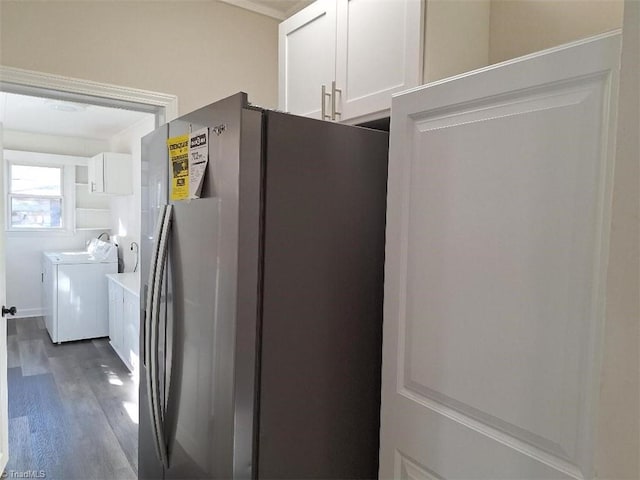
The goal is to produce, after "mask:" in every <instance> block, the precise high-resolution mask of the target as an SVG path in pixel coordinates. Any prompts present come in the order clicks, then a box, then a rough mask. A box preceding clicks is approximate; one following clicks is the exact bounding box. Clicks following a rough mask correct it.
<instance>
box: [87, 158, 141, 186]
mask: <svg viewBox="0 0 640 480" xmlns="http://www.w3.org/2000/svg"><path fill="white" fill-rule="evenodd" d="M88 180H89V192H91V193H105V194H110V195H130V194H132V193H133V185H132V181H131V155H129V154H126V153H112V152H104V153H99V154H98V155H96V156H94V157H91V158H90V159H89V179H88Z"/></svg>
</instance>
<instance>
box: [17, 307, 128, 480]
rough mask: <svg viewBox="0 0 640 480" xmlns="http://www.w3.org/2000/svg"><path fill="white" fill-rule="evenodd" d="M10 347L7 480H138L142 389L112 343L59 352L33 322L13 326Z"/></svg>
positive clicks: (87, 343) (76, 345)
mask: <svg viewBox="0 0 640 480" xmlns="http://www.w3.org/2000/svg"><path fill="white" fill-rule="evenodd" d="M7 344H8V345H7V350H8V352H7V354H8V367H9V368H8V393H9V463H8V465H7V469H6V471H7V472H8V473H9V475H11V471H13V472H15V475H20V472H25V471H31V472H34V473H32V474H31V475H32V476H33V475H35V476H34V477H33V478H38V477H37V476H38V475H39V476H40V477H39V478H43V476H44V477H46V478H47V479H60V480H62V479H64V480H66V479H122V480H125V479H135V478H136V477H137V474H136V472H137V464H138V446H137V439H138V425H137V421H138V420H137V416H138V403H137V398H138V392H137V385H136V384H135V382H134V381H133V378H132V374H131V373H130V372H129V371H128V370H127V369H126V368H125V366H124V365H123V364H122V362H121V361H120V359H119V358H118V357H117V355H116V354H115V353H114V352H113V350H112V349H111V347H110V346H109V343H108V340H107V339H97V340H86V341H79V342H70V343H64V344H62V345H54V344H52V343H51V340H50V338H49V336H48V334H47V331H46V329H45V328H44V323H43V320H42V318H41V317H34V318H22V319H9V320H8V321H7Z"/></svg>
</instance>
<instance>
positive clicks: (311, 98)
mask: <svg viewBox="0 0 640 480" xmlns="http://www.w3.org/2000/svg"><path fill="white" fill-rule="evenodd" d="M335 16H336V0H319V1H317V2H315V3H313V4H311V5H310V6H309V7H307V8H305V9H304V10H302V11H300V12H298V13H297V14H296V15H294V16H292V17H291V18H289V19H287V20H285V21H284V22H282V23H281V24H280V29H279V38H278V44H279V52H278V65H279V70H280V71H279V91H278V98H279V101H278V108H279V109H280V110H283V111H286V112H291V113H295V114H297V115H304V116H306V117H312V118H320V117H321V106H322V102H323V101H325V99H324V98H323V96H322V85H326V87H327V92H330V91H331V82H332V81H333V80H334V78H335V48H336V17H335ZM325 105H326V107H327V112H328V111H329V100H328V98H327V100H326V103H325Z"/></svg>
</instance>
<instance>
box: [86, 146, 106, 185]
mask: <svg viewBox="0 0 640 480" xmlns="http://www.w3.org/2000/svg"><path fill="white" fill-rule="evenodd" d="M88 177H89V191H90V192H91V193H104V154H102V153H99V154H98V155H96V156H95V157H91V158H90V159H89V163H88Z"/></svg>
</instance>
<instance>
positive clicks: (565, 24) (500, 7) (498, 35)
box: [489, 0, 623, 63]
mask: <svg viewBox="0 0 640 480" xmlns="http://www.w3.org/2000/svg"><path fill="white" fill-rule="evenodd" d="M622 5H623V2H622V1H621V0H491V22H490V24H491V35H490V41H489V61H490V63H496V62H501V61H503V60H508V59H510V58H514V57H518V56H520V55H525V54H527V53H532V52H535V51H538V50H542V49H545V48H549V47H553V46H556V45H560V44H562V43H567V42H570V41H573V40H578V39H580V38H584V37H588V36H591V35H594V34H597V33H601V32H606V31H608V30H612V29H615V28H620V27H621V26H622V10H623V8H622Z"/></svg>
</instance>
